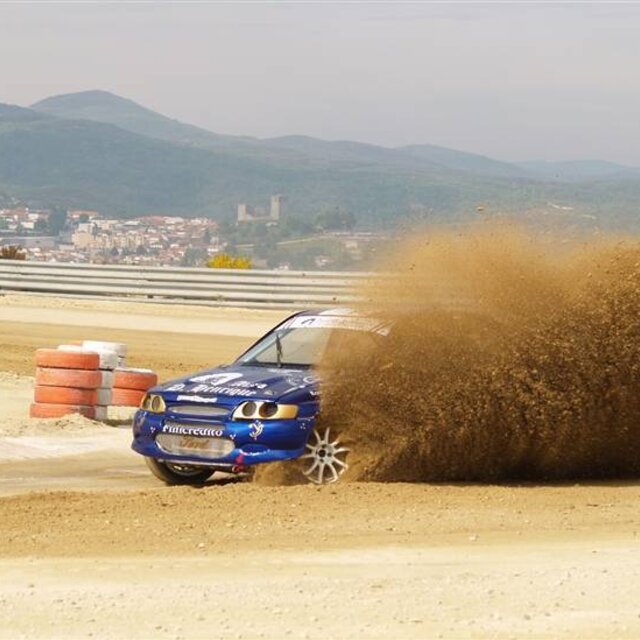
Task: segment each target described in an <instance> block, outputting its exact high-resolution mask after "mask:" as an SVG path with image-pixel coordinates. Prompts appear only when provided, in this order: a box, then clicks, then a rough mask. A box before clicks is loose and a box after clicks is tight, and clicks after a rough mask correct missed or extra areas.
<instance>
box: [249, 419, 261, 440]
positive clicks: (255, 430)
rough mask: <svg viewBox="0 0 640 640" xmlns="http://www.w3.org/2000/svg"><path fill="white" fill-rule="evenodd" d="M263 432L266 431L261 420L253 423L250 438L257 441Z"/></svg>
mask: <svg viewBox="0 0 640 640" xmlns="http://www.w3.org/2000/svg"><path fill="white" fill-rule="evenodd" d="M263 431H264V425H263V424H262V422H260V420H256V421H255V422H252V423H251V430H250V431H249V436H250V437H251V438H253V439H254V440H257V439H258V438H259V437H260V436H261V435H262V432H263Z"/></svg>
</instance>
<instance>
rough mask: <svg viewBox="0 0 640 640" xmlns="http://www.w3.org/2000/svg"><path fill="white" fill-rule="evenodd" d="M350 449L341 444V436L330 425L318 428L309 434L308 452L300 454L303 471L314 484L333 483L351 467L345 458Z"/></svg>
mask: <svg viewBox="0 0 640 640" xmlns="http://www.w3.org/2000/svg"><path fill="white" fill-rule="evenodd" d="M347 453H349V449H347V447H344V446H342V445H341V444H340V436H338V435H335V434H332V433H331V430H330V429H329V427H326V428H316V429H314V430H313V432H312V433H311V435H310V436H309V441H308V442H307V448H306V453H305V454H304V455H302V456H300V460H301V461H302V463H303V465H304V466H303V469H302V473H304V475H305V476H306V477H307V479H308V480H309V482H313V483H314V484H331V483H332V482H337V481H338V480H339V479H340V476H341V475H342V474H343V473H344V472H345V471H346V470H347V469H348V468H349V465H348V464H347V462H346V460H345V458H346V456H347Z"/></svg>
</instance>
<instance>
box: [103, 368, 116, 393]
mask: <svg viewBox="0 0 640 640" xmlns="http://www.w3.org/2000/svg"><path fill="white" fill-rule="evenodd" d="M100 373H101V374H102V383H101V384H100V387H101V388H102V389H111V388H112V387H113V376H114V373H113V371H101V372H100Z"/></svg>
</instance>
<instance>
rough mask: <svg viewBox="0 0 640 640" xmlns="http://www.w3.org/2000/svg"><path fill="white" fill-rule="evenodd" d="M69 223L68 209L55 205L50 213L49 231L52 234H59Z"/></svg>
mask: <svg viewBox="0 0 640 640" xmlns="http://www.w3.org/2000/svg"><path fill="white" fill-rule="evenodd" d="M66 223H67V211H66V209H61V208H60V207H55V208H54V209H53V210H52V211H51V213H50V214H49V220H48V225H49V233H50V234H51V235H52V236H57V235H58V234H59V233H60V232H61V231H62V230H63V229H64V226H65V224H66Z"/></svg>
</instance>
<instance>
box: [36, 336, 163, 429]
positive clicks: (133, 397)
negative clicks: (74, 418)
mask: <svg viewBox="0 0 640 640" xmlns="http://www.w3.org/2000/svg"><path fill="white" fill-rule="evenodd" d="M126 355H127V345H125V344H121V343H117V342H97V341H92V340H87V341H85V342H82V343H79V344H63V345H60V346H59V347H58V348H57V349H38V351H37V352H36V367H37V368H36V386H35V391H34V402H33V404H32V405H31V409H30V416H31V417H32V418H60V417H62V416H65V415H69V414H74V413H77V414H80V415H83V416H85V417H87V418H91V419H93V420H102V421H104V420H106V419H107V414H108V407H109V406H119V407H136V406H138V405H139V404H140V401H141V400H142V398H143V397H144V394H145V393H146V391H147V390H148V389H150V388H151V387H153V386H154V385H156V384H157V382H158V377H157V375H156V374H155V373H154V372H153V371H151V370H150V369H130V368H127V367H125V366H124V365H125V364H126Z"/></svg>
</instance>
